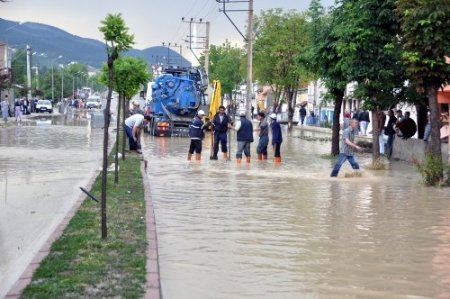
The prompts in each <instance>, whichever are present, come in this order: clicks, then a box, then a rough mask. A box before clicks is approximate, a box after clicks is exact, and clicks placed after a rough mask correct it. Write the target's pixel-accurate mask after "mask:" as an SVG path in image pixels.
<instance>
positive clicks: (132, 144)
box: [123, 124, 139, 151]
mask: <svg viewBox="0 0 450 299" xmlns="http://www.w3.org/2000/svg"><path fill="white" fill-rule="evenodd" d="M123 129H124V130H125V133H127V137H128V141H129V143H130V151H135V150H137V149H138V148H139V145H138V142H137V141H136V140H134V138H133V129H132V128H130V127H129V126H127V125H125V124H124V125H123Z"/></svg>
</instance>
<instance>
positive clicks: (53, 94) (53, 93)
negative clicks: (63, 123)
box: [52, 55, 62, 101]
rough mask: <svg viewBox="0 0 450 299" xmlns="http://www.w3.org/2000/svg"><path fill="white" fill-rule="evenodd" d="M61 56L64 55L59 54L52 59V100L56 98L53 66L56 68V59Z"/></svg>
mask: <svg viewBox="0 0 450 299" xmlns="http://www.w3.org/2000/svg"><path fill="white" fill-rule="evenodd" d="M61 58H62V56H61V55H59V56H58V57H57V58H55V59H53V60H52V101H53V100H54V99H55V79H54V76H53V68H54V64H55V61H56V60H58V59H61Z"/></svg>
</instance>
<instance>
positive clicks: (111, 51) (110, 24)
mask: <svg viewBox="0 0 450 299" xmlns="http://www.w3.org/2000/svg"><path fill="white" fill-rule="evenodd" d="M101 23H102V25H103V26H101V27H100V28H99V30H100V32H102V33H103V38H104V39H105V41H106V46H107V51H108V57H111V59H112V60H113V61H114V60H115V59H117V57H118V56H119V54H120V53H123V52H125V51H127V50H129V49H130V48H131V46H132V45H133V44H134V35H132V34H128V27H127V26H126V25H125V21H124V20H123V18H122V15H121V14H115V15H114V14H108V15H107V16H106V18H105V19H104V20H102V21H101Z"/></svg>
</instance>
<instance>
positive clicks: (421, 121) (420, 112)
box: [416, 103, 428, 139]
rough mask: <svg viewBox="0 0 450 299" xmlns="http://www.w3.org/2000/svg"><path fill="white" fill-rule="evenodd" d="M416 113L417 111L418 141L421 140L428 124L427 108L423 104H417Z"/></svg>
mask: <svg viewBox="0 0 450 299" xmlns="http://www.w3.org/2000/svg"><path fill="white" fill-rule="evenodd" d="M416 111H417V134H418V139H423V136H424V133H425V126H426V124H427V122H428V117H427V107H426V106H425V105H424V104H422V103H421V104H417V105H416Z"/></svg>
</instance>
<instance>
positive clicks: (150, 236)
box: [141, 160, 162, 299]
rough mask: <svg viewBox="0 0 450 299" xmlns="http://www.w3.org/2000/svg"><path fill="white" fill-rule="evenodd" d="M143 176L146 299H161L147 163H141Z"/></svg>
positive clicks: (156, 241)
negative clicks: (146, 243)
mask: <svg viewBox="0 0 450 299" xmlns="http://www.w3.org/2000/svg"><path fill="white" fill-rule="evenodd" d="M141 175H142V181H143V184H144V196H145V214H146V217H145V219H146V225H147V242H148V249H147V265H146V269H147V274H146V283H145V296H144V298H145V299H161V298H162V296H161V281H160V275H159V258H158V239H157V236H156V222H155V212H154V210H153V201H152V197H151V192H150V181H149V180H148V176H147V161H145V160H144V161H143V162H142V163H141Z"/></svg>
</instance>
